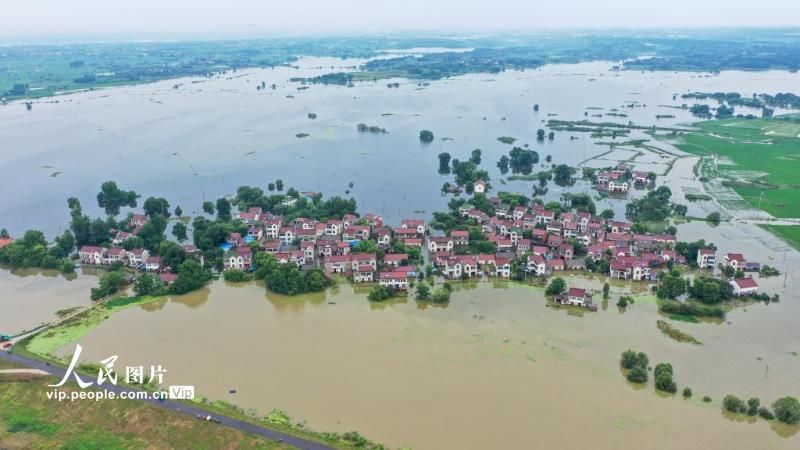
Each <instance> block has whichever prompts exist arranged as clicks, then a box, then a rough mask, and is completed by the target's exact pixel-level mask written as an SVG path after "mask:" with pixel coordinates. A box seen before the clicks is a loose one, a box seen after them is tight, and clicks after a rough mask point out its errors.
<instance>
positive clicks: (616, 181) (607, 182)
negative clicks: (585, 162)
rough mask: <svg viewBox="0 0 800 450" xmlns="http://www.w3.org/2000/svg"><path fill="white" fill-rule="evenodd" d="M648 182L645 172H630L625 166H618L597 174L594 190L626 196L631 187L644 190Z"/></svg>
mask: <svg viewBox="0 0 800 450" xmlns="http://www.w3.org/2000/svg"><path fill="white" fill-rule="evenodd" d="M627 174H630V176H628V175H627ZM650 182H651V180H650V178H649V177H648V174H647V172H641V171H630V169H629V168H628V167H627V166H626V165H625V164H619V165H617V166H616V167H614V168H613V169H611V170H610V171H602V172H600V173H598V174H597V176H596V178H595V184H594V188H595V189H597V190H599V191H605V192H608V193H621V194H626V193H627V192H628V190H630V189H631V188H632V187H634V186H635V187H639V188H645V187H647V186H648V185H649V184H650Z"/></svg>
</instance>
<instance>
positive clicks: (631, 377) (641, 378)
mask: <svg viewBox="0 0 800 450" xmlns="http://www.w3.org/2000/svg"><path fill="white" fill-rule="evenodd" d="M627 378H628V381H630V382H631V383H646V382H647V369H644V368H642V367H638V366H637V367H634V368H633V369H631V370H630V372H628V376H627Z"/></svg>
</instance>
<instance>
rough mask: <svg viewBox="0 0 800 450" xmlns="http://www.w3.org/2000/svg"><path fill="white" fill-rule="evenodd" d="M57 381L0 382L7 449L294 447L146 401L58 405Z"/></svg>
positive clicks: (1, 435) (1, 437) (2, 438)
mask: <svg viewBox="0 0 800 450" xmlns="http://www.w3.org/2000/svg"><path fill="white" fill-rule="evenodd" d="M53 381H54V380H53V379H52V378H50V377H40V378H35V379H28V380H25V381H15V382H4V383H0V442H2V446H3V447H4V448H5V447H8V448H59V449H72V450H77V449H84V450H85V449H128V448H244V449H288V448H292V447H290V446H288V445H285V444H282V443H278V442H274V441H269V440H266V439H263V438H260V437H255V436H250V435H247V434H244V433H243V432H241V431H238V430H234V429H232V428H228V427H221V426H209V425H208V423H206V422H205V421H200V420H197V419H195V418H193V417H191V416H188V415H184V414H181V413H177V412H174V411H171V410H167V409H164V408H159V407H157V406H153V405H149V404H147V403H144V402H137V401H130V400H121V399H114V400H110V399H106V400H103V401H100V402H94V401H85V402H55V401H52V400H49V399H48V398H47V396H46V395H44V392H45V391H46V390H47V389H48V387H47V385H48V384H50V383H52V382H53ZM64 389H66V390H68V391H69V390H72V389H77V387H72V386H69V385H68V386H66V387H65V388H64ZM344 448H347V447H344Z"/></svg>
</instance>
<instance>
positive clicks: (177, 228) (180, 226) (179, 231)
mask: <svg viewBox="0 0 800 450" xmlns="http://www.w3.org/2000/svg"><path fill="white" fill-rule="evenodd" d="M172 235H173V236H175V239H177V240H178V242H183V241H185V240H186V239H188V237H187V235H186V224H185V223H183V222H177V223H175V225H173V226H172Z"/></svg>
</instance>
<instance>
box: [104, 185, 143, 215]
mask: <svg viewBox="0 0 800 450" xmlns="http://www.w3.org/2000/svg"><path fill="white" fill-rule="evenodd" d="M138 198H139V195H138V194H137V193H136V192H134V191H123V190H121V189H120V188H119V187H118V186H117V183H116V182H114V181H106V182H105V183H103V184H102V185H101V186H100V192H99V193H98V194H97V205H98V206H100V207H101V208H103V209H104V210H105V212H106V214H108V215H110V216H116V215H117V214H119V210H120V208H122V207H123V206H128V207H130V208H135V207H136V200H137V199H138Z"/></svg>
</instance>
